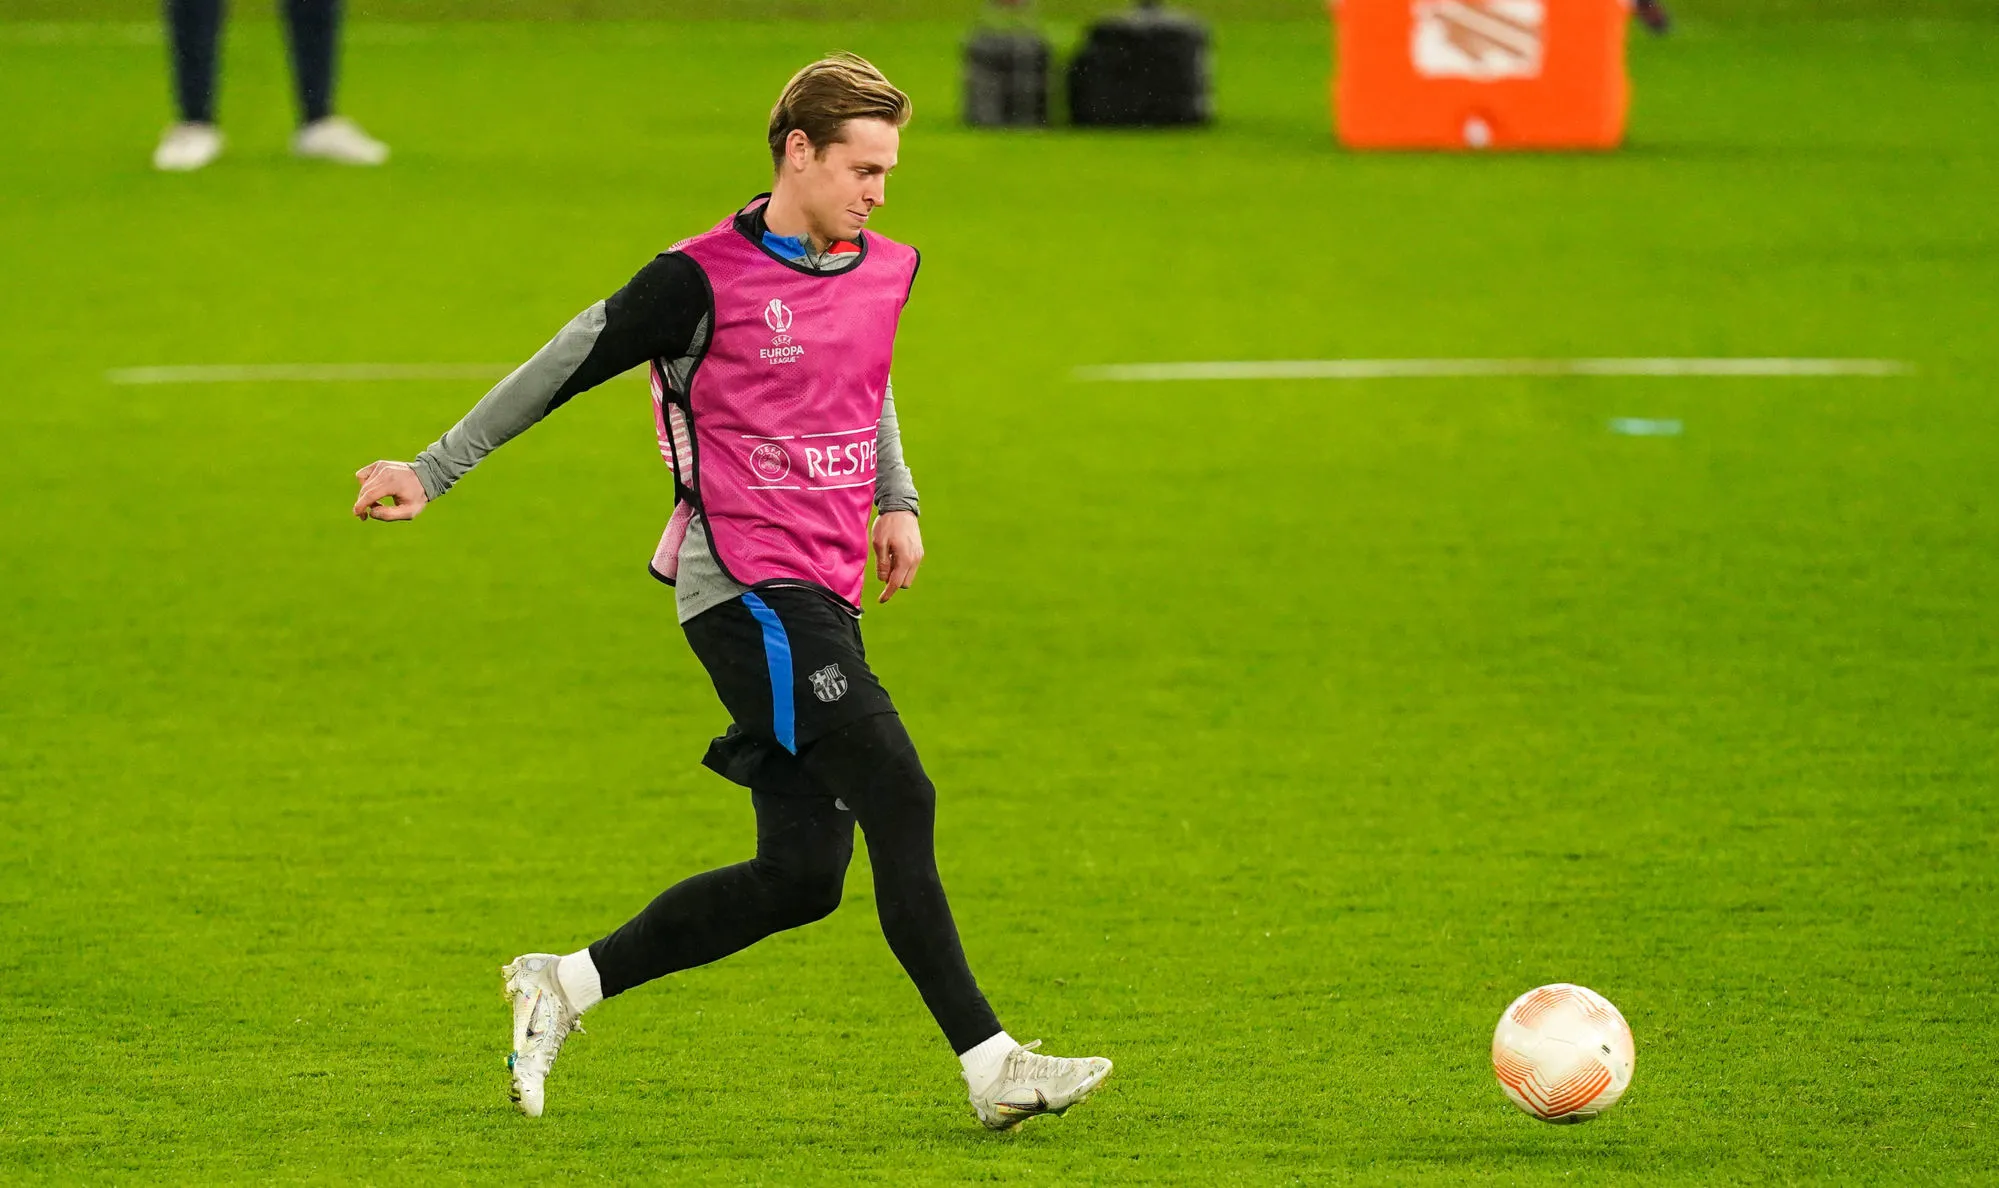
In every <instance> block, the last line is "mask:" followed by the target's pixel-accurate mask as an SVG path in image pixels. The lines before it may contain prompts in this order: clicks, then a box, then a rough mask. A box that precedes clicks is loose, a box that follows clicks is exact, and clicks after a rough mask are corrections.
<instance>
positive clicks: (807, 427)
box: [652, 198, 918, 609]
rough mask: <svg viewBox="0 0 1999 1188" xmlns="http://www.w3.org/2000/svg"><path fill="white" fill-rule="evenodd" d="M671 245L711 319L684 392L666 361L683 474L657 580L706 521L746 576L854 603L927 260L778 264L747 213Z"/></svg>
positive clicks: (659, 379)
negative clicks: (700, 280)
mask: <svg viewBox="0 0 1999 1188" xmlns="http://www.w3.org/2000/svg"><path fill="white" fill-rule="evenodd" d="M764 201H767V199H764V198H759V199H758V200H757V202H755V203H752V204H751V206H750V207H748V208H745V209H746V210H747V209H753V208H754V207H755V206H756V205H758V204H760V203H762V202H764ZM673 250H675V251H678V252H682V253H684V254H686V255H687V256H688V257H689V258H690V259H692V260H693V261H694V263H695V264H696V265H698V266H699V267H700V269H701V271H702V273H703V274H704V275H705V276H706V277H707V279H708V287H709V289H710V291H711V292H712V293H713V294H714V302H715V316H714V321H713V324H712V326H711V328H710V333H709V336H708V346H707V349H706V351H705V352H704V353H703V355H702V356H701V358H700V360H699V362H697V363H696V364H695V366H694V370H693V373H692V375H691V376H690V378H689V380H688V383H687V390H686V391H684V392H682V391H678V390H676V388H675V386H674V385H672V384H670V383H669V382H668V380H667V377H666V371H665V367H664V365H663V364H662V363H658V362H656V363H655V364H654V366H653V369H652V393H653V413H654V424H655V427H656V428H657V429H658V432H659V448H660V455H661V456H662V457H663V458H665V459H666V462H667V465H668V466H670V467H672V469H673V473H674V480H675V481H674V487H675V504H674V509H673V517H672V519H670V520H669V521H668V522H667V527H666V534H665V535H664V536H663V537H662V538H661V540H660V544H659V550H658V552H657V553H655V554H654V556H653V569H654V571H655V572H657V573H659V574H660V575H661V576H663V577H666V578H668V579H671V578H672V577H673V576H674V575H675V571H676V570H677V568H678V565H679V555H680V544H681V540H682V539H683V538H684V537H685V536H686V534H687V522H688V518H689V516H690V515H691V513H692V512H693V511H699V512H700V513H701V515H702V518H703V519H704V520H705V521H706V522H707V527H708V540H709V543H710V545H711V546H712V547H713V548H714V550H715V559H716V560H717V561H719V562H720V563H721V566H722V569H723V572H725V573H727V574H728V575H729V576H730V577H732V578H734V579H735V580H736V581H738V582H741V583H743V584H744V585H748V586H756V585H766V584H781V585H808V586H813V587H815V588H817V589H819V590H822V591H824V592H825V593H828V594H831V595H832V596H834V597H835V598H838V599H839V600H840V601H841V602H843V603H845V604H846V605H847V606H849V607H850V608H854V609H858V608H859V607H860V604H861V591H862V583H863V580H864V576H865V574H866V571H867V560H868V516H869V513H870V512H871V511H872V510H873V507H874V486H875V433H876V429H877V428H878V426H879V425H880V422H881V412H882V399H883V396H884V394H885V393H886V392H887V391H888V375H889V361H890V359H891V357H892V356H893V354H894V352H895V329H896V323H897V322H898V320H899V319H900V318H901V316H902V307H903V304H904V303H905V302H907V301H908V299H909V288H910V285H911V284H912V283H913V282H914V281H915V279H916V268H917V263H918V257H917V253H916V250H915V249H914V248H910V247H905V246H904V245H902V244H899V243H896V242H894V241H892V240H889V239H886V238H883V237H882V236H880V235H875V234H866V235H864V236H863V237H862V239H861V253H862V254H861V259H860V260H859V261H857V262H856V263H854V264H852V265H849V266H848V267H847V268H846V269H844V270H842V271H839V272H818V271H816V270H813V269H810V268H807V267H806V266H804V265H802V264H792V263H790V262H788V261H785V260H781V259H779V258H778V257H776V256H774V255H772V254H771V253H770V252H769V251H767V250H765V248H764V246H763V245H762V244H760V243H757V242H755V241H754V240H752V239H751V238H750V237H749V236H747V235H745V234H743V232H742V231H741V230H740V229H738V228H737V226H736V216H731V217H730V218H728V219H724V220H723V221H722V222H721V223H719V224H717V225H716V226H715V227H714V229H713V230H710V231H708V232H706V233H705V234H702V235H697V236H695V237H694V238H692V239H688V240H684V241H682V242H680V243H678V244H675V245H674V248H673Z"/></svg>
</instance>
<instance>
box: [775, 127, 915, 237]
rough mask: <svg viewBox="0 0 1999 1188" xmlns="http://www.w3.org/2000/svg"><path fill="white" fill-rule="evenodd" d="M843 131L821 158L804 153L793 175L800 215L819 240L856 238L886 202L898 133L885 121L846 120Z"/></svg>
mask: <svg viewBox="0 0 1999 1188" xmlns="http://www.w3.org/2000/svg"><path fill="white" fill-rule="evenodd" d="M845 131H846V137H845V139H843V140H838V141H835V142H834V143H832V144H830V145H827V146H826V153H825V155H824V156H816V155H812V154H806V161H805V167H804V169H803V170H802V171H801V172H800V174H799V177H798V180H799V181H800V182H802V183H803V185H802V187H801V190H802V195H801V196H802V197H803V199H804V202H803V206H804V208H805V217H806V218H807V219H808V220H809V221H810V222H811V223H812V229H813V231H814V232H816V233H817V234H818V235H820V236H821V237H823V238H825V239H854V238H856V237H858V236H859V235H860V233H861V230H862V228H864V227H866V226H867V225H868V216H869V215H871V214H873V213H874V209H875V207H877V206H880V205H882V204H883V203H885V202H887V201H888V175H889V173H890V172H891V171H892V170H894V168H895V154H896V149H897V148H898V147H899V146H900V145H901V143H902V130H901V129H899V128H897V127H896V126H895V125H894V124H891V123H889V122H888V121H887V120H848V121H847V126H846V129H845Z"/></svg>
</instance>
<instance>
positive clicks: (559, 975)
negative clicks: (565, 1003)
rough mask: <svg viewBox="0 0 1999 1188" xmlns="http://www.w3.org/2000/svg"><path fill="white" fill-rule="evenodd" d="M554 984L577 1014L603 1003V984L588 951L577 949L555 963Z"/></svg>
mask: <svg viewBox="0 0 1999 1188" xmlns="http://www.w3.org/2000/svg"><path fill="white" fill-rule="evenodd" d="M555 984H556V985H558V986H560V987H562V996H563V997H564V998H566V999H568V1000H569V1005H570V1006H571V1007H572V1008H574V1009H575V1011H576V1013H577V1014H579V1015H580V1014H582V1013H583V1012H584V1011H587V1010H589V1009H590V1008H591V1007H593V1006H596V1005H597V1004H598V1003H600V1002H602V1001H604V983H603V982H602V981H600V980H599V979H598V977H597V963H596V962H595V961H592V960H590V950H588V949H579V950H578V951H576V952H574V953H571V954H570V955H569V956H567V957H564V958H562V959H561V960H559V961H557V962H556V963H555Z"/></svg>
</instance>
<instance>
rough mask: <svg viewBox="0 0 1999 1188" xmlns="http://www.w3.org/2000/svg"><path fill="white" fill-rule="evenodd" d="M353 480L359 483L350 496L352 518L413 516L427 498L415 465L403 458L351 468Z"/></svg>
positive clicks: (393, 518)
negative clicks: (356, 495) (358, 490)
mask: <svg viewBox="0 0 1999 1188" xmlns="http://www.w3.org/2000/svg"><path fill="white" fill-rule="evenodd" d="M354 481H355V482H358V483H360V484H361V494H360V497H359V498H357V499H355V500H354V517H355V518H356V519H360V520H414V519H415V518H416V516H417V513H418V512H420V511H422V510H423V507H424V504H426V503H429V502H430V497H429V496H427V495H425V494H424V493H423V480H422V479H420V478H418V477H417V474H416V467H414V466H411V465H410V464H409V463H407V462H370V463H368V464H367V465H366V466H363V467H362V468H361V469H359V470H357V471H355V472H354Z"/></svg>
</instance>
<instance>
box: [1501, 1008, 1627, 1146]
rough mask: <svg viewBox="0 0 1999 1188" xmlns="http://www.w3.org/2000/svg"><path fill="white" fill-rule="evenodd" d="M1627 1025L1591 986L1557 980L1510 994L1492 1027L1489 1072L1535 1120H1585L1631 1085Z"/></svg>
mask: <svg viewBox="0 0 1999 1188" xmlns="http://www.w3.org/2000/svg"><path fill="white" fill-rule="evenodd" d="M1636 1059H1637V1052H1636V1049H1635V1048H1634V1047H1633V1046H1632V1043H1631V1028H1630V1026H1629V1025H1627V1024H1626V1023H1625V1022H1624V1016H1623V1015H1621V1014H1619V1013H1618V1011H1617V1008H1616V1007H1614V1006H1612V1005H1610V1000H1609V999H1607V998H1605V997H1604V996H1603V995H1601V994H1598V993H1597V992H1596V991H1594V990H1590V989H1586V988H1585V987H1582V986H1572V985H1570V984H1569V983H1567V982H1557V983H1555V984H1554V985H1552V986H1540V987H1537V988H1535V989H1533V990H1529V991H1528V992H1527V993H1525V994H1522V995H1521V996H1520V997H1518V998H1516V999H1514V1000H1513V1005H1512V1006H1509V1007H1507V1008H1506V1013H1505V1014H1503V1015H1501V1016H1500V1017H1499V1027H1498V1029H1497V1030H1495V1031H1494V1032H1493V1033H1492V1071H1493V1073H1494V1074H1495V1075H1497V1076H1498V1077H1499V1085H1500V1088H1502V1089H1504V1090H1506V1096H1508V1097H1510V1098H1512V1099H1513V1104H1514V1105H1517V1106H1519V1107H1520V1108H1521V1109H1522V1110H1525V1111H1526V1112H1527V1113H1529V1114H1532V1115H1534V1116H1535V1117H1536V1118H1539V1119H1540V1120H1541V1121H1543V1122H1556V1123H1567V1122H1587V1121H1589V1120H1590V1119H1591V1118H1594V1117H1596V1116H1597V1115H1598V1114H1601V1113H1603V1112H1604V1111H1605V1110H1607V1109H1609V1108H1610V1107H1612V1106H1614V1105H1616V1104H1617V1099H1618V1098H1620V1097H1623V1096H1624V1091H1625V1090H1626V1089H1628V1088H1630V1087H1631V1069H1632V1065H1633V1063H1634V1062H1635V1061H1636Z"/></svg>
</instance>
